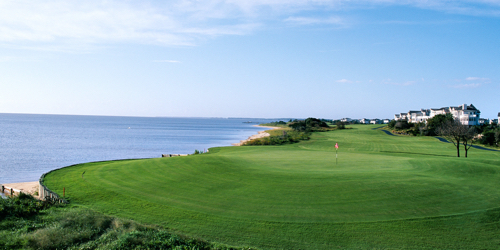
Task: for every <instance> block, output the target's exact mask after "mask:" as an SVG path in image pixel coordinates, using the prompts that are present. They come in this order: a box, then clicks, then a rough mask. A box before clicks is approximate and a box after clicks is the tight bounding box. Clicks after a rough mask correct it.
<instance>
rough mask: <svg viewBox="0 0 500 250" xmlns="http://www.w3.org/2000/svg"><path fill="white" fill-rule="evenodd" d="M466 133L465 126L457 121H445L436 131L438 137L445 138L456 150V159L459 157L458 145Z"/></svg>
mask: <svg viewBox="0 0 500 250" xmlns="http://www.w3.org/2000/svg"><path fill="white" fill-rule="evenodd" d="M468 132H469V127H468V126H467V125H462V123H460V121H459V120H457V119H455V120H453V121H446V122H444V124H443V125H441V126H440V127H439V128H438V129H437V134H438V135H440V136H443V137H445V138H446V139H448V140H449V141H451V142H452V143H453V145H455V147H456V148H457V157H460V143H461V142H462V141H463V140H464V136H465V135H466V134H467V133H468ZM469 148H470V147H469ZM467 150H468V149H467Z"/></svg>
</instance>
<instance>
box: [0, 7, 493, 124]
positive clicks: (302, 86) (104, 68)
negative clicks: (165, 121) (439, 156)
mask: <svg viewBox="0 0 500 250" xmlns="http://www.w3.org/2000/svg"><path fill="white" fill-rule="evenodd" d="M464 103H465V104H474V106H475V107H476V108H478V109H479V110H480V111H481V117H483V118H492V119H493V118H497V114H498V113H499V112H500V0H476V1H471V0H457V1H452V0H434V1H426V0H398V1H396V0H294V1H292V0H265V1H264V0H205V1H196V0H171V1H152V0H149V1H148V0H140V1H136V0H122V1H114V0H105V1H100V0H87V1H75V0H38V1H26V0H0V113H30V114H75V115H110V116H148V117H149V116H168V117H254V118H284V117H287V118H307V117H318V118H327V119H340V118H343V117H350V118H380V119H382V118H393V117H394V114H396V113H401V112H407V111H409V110H419V109H421V108H441V107H447V106H459V105H462V104H464Z"/></svg>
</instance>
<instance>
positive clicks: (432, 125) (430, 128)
mask: <svg viewBox="0 0 500 250" xmlns="http://www.w3.org/2000/svg"><path fill="white" fill-rule="evenodd" d="M453 120H454V119H453V115H452V114H451V113H448V114H446V115H443V114H439V115H435V116H433V117H432V118H430V119H427V125H426V129H427V135H430V136H433V135H437V133H436V129H437V128H439V127H441V126H443V124H444V123H445V122H447V121H450V122H451V121H453Z"/></svg>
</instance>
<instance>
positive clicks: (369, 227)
mask: <svg viewBox="0 0 500 250" xmlns="http://www.w3.org/2000/svg"><path fill="white" fill-rule="evenodd" d="M353 127H354V129H348V130H342V131H332V132H325V133H316V134H314V135H313V136H312V139H311V140H310V141H306V142H301V143H297V144H292V145H285V146H251V147H224V148H214V149H211V150H210V153H209V154H201V155H192V156H188V157H175V158H161V159H160V158H158V159H147V160H130V161H112V162H102V163H88V164H82V165H78V166H74V167H70V168H65V169H62V170H58V171H55V172H52V173H50V174H48V175H47V177H46V179H45V183H46V185H47V186H48V187H49V188H51V189H52V190H55V191H57V192H58V193H62V189H63V187H65V188H66V195H67V196H68V197H69V199H70V200H71V202H72V203H75V204H80V205H83V206H88V207H90V208H93V209H96V210H99V211H101V212H104V213H108V214H114V215H117V216H120V217H127V218H132V219H135V220H138V221H141V222H145V223H153V224H159V225H162V226H166V227H169V228H171V229H172V230H174V231H177V232H180V233H183V234H186V235H189V236H194V237H199V238H203V239H207V240H210V241H219V242H223V243H227V244H231V245H238V246H244V245H247V246H256V247H263V248H314V249H317V248H325V249H328V248H331V247H332V246H335V245H339V246H348V247H384V246H386V247H387V246H388V247H402V246H406V245H405V244H409V245H408V246H410V247H411V246H418V244H423V245H421V247H431V248H439V247H444V248H446V246H448V247H449V246H450V245H448V244H455V243H456V242H460V246H467V244H466V242H469V241H466V242H465V243H464V242H462V241H460V240H459V241H457V240H454V239H452V238H449V239H448V238H446V237H454V236H453V235H455V234H456V235H461V234H463V233H469V231H471V232H473V231H478V229H477V227H479V225H480V220H479V219H477V218H476V217H474V216H479V217H481V216H483V214H484V213H486V212H487V211H490V210H489V209H495V208H497V207H500V182H498V180H499V177H500V153H499V152H489V151H481V150H474V149H471V150H470V152H469V158H457V157H454V155H455V153H456V152H455V148H454V147H453V145H451V144H446V143H442V142H439V141H438V140H436V139H435V138H430V137H406V136H389V135H387V134H385V133H383V132H382V131H378V130H373V129H372V128H374V126H366V125H365V126H362V125H358V126H353ZM336 142H338V144H339V146H340V148H339V150H338V159H337V161H336V157H335V148H334V145H335V143H336ZM84 171H85V175H84V178H82V173H83V172H84ZM471 216H472V217H474V218H476V219H477V221H476V220H475V219H471ZM479 217H478V218H479ZM443 220H445V221H447V222H446V223H445V224H447V225H448V226H446V225H445V226H443V225H442V224H440V222H442V221H443ZM429 221H430V222H432V223H434V224H433V225H430V224H429ZM465 222H467V223H469V224H470V225H469V224H467V223H466V224H467V225H468V226H466V228H460V227H457V229H456V230H454V231H453V230H452V231H450V225H454V223H458V224H460V223H465ZM490 222H491V221H490ZM490 222H489V223H490ZM414 223H416V224H415V225H413V224H414ZM478 223H479V224H478ZM472 227H476V228H472ZM451 228H453V227H451ZM405 230H406V231H407V234H403V235H401V233H402V232H405ZM413 231H415V232H413ZM479 231H480V230H479ZM436 232H437V234H436ZM439 232H441V233H442V235H440V234H439ZM480 232H481V231H480ZM487 232H488V233H481V234H480V235H476V238H481V237H485V238H487V237H491V236H490V234H489V233H491V234H492V235H494V234H495V233H497V232H490V231H487ZM357 237H360V238H357ZM414 237H417V238H419V237H420V238H422V237H430V239H432V237H434V238H435V237H437V238H438V239H441V242H436V241H439V240H430V241H431V242H434V243H429V242H427V241H426V240H421V241H418V243H415V242H414V241H415V238H414ZM443 237H444V238H443ZM382 240H384V241H385V242H384V241H382ZM376 241H381V242H383V243H381V242H379V243H378V244H374V242H376ZM486 241H487V240H485V242H486ZM490 241H491V239H490ZM409 242H411V243H409ZM454 242H455V243H454ZM470 242H472V243H474V244H476V243H477V240H474V241H470ZM386 244H388V245H386ZM443 244H445V245H444V246H443ZM463 244H465V245H463ZM453 246H456V245H453Z"/></svg>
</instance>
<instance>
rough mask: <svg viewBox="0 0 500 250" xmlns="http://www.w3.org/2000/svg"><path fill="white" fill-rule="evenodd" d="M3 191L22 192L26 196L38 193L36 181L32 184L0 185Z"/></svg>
mask: <svg viewBox="0 0 500 250" xmlns="http://www.w3.org/2000/svg"><path fill="white" fill-rule="evenodd" d="M2 185H3V186H4V187H5V189H6V190H7V188H8V189H9V190H10V189H11V188H13V189H14V191H15V192H19V191H22V192H23V193H28V194H32V195H33V194H34V193H35V192H38V181H32V182H21V183H6V184H2Z"/></svg>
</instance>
